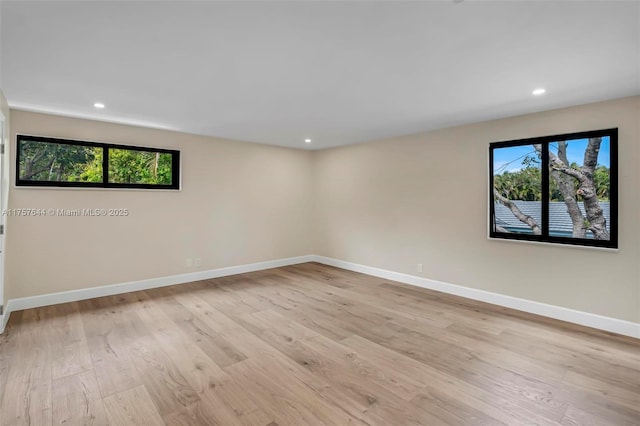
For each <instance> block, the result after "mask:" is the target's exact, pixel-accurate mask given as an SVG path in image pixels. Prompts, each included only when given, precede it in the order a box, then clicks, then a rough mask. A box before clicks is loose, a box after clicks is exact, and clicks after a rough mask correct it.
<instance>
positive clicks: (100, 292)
mask: <svg viewBox="0 0 640 426" xmlns="http://www.w3.org/2000/svg"><path fill="white" fill-rule="evenodd" d="M305 262H318V263H323V264H325V265H330V266H335V267H338V268H342V269H346V270H349V271H354V272H360V273H363V274H367V275H373V276H375V277H380V278H385V279H388V280H392V281H398V282H401V283H404V284H409V285H413V286H417V287H422V288H427V289H430V290H436V291H441V292H443V293H448V294H453V295H456V296H461V297H466V298H468V299H473V300H479V301H482V302H487V303H491V304H494V305H499V306H504V307H506V308H512V309H516V310H519V311H523V312H529V313H532V314H537V315H542V316H545V317H549V318H554V319H558V320H561V321H567V322H571V323H574V324H580V325H584V326H587V327H592V328H597V329H600V330H604V331H609V332H612V333H617V334H622V335H625V336H630V337H635V338H637V339H640V324H638V323H634V322H631V321H624V320H620V319H616V318H611V317H605V316H602V315H596V314H591V313H588V312H582V311H576V310H573V309H569V308H563V307H560V306H554V305H548V304H546V303H540V302H534V301H532V300H526V299H520V298H517V297H512V296H506V295H503V294H498V293H492V292H488V291H484V290H478V289H474V288H470V287H464V286H459V285H455V284H449V283H445V282H442V281H435V280H430V279H427V278H422V277H417V276H414V275H409V274H403V273H400V272H394V271H389V270H386V269H380V268H374V267H371V266H366V265H360V264H357V263H352V262H346V261H343V260H338V259H333V258H329V257H324V256H316V255H307V256H298V257H290V258H286V259H278V260H271V261H266V262H258V263H251V264H247V265H238V266H231V267H227V268H219V269H211V270H208V271H199V272H191V273H188V274H180V275H172V276H168V277H160V278H151V279H147V280H141V281H131V282H127V283H120V284H113V285H106V286H102V287H92V288H86V289H80V290H71V291H64V292H60V293H52V294H43V295H39V296H32V297H23V298H19V299H10V300H9V301H8V302H7V306H6V309H5V311H4V315H0V333H2V332H4V329H5V326H6V325H7V322H8V321H9V316H10V315H11V312H14V311H19V310H22V309H30V308H38V307H41V306H48V305H56V304H59V303H66V302H75V301H78V300H85V299H92V298H94V297H102V296H112V295H115V294H121V293H128V292H132V291H139V290H149V289H152V288H157V287H166V286H170V285H175V284H184V283H188V282H193V281H199V280H206V279H211V278H219V277H226V276H229V275H236V274H242V273H246V272H254V271H262V270H265V269H271V268H278V267H281V266H288V265H296V264H299V263H305Z"/></svg>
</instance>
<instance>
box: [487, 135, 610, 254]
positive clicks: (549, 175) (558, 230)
mask: <svg viewBox="0 0 640 426" xmlns="http://www.w3.org/2000/svg"><path fill="white" fill-rule="evenodd" d="M489 165H490V182H489V188H490V191H489V206H490V215H489V235H490V237H491V238H502V239H511V240H526V241H539V242H548V243H557V244H572V245H582V246H593V247H606V248H617V247H618V129H605V130H595V131H588V132H579V133H570V134H564V135H553V136H544V137H539V138H531V139H520V140H514V141H507V142H495V143H491V144H490V145H489Z"/></svg>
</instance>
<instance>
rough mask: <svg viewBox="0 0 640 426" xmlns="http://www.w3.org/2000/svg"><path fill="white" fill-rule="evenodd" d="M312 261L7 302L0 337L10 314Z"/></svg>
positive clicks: (310, 257)
mask: <svg viewBox="0 0 640 426" xmlns="http://www.w3.org/2000/svg"><path fill="white" fill-rule="evenodd" d="M313 260H314V256H313V255H307V256H298V257H289V258H286V259H277V260H270V261H266V262H258V263H250V264H247V265H238V266H230V267H227V268H218V269H211V270H208V271H198V272H191V273H188V274H180V275H171V276H167V277H159V278H151V279H147V280H141V281H131V282H126V283H120V284H112V285H105V286H101V287H91V288H83V289H79V290H70V291H63V292H60V293H51V294H42V295H39V296H31V297H21V298H18V299H10V300H9V301H8V302H7V306H6V310H5V311H4V315H1V316H0V333H3V332H4V328H5V326H6V325H7V322H8V321H9V316H10V315H11V312H14V311H20V310H23V309H30V308H38V307H41V306H49V305H57V304H59V303H67V302H76V301H78V300H86V299H93V298H94V297H102V296H112V295H114V294H122V293H129V292H132V291H139V290H149V289H152V288H157V287H166V286H170V285H175V284H184V283H189V282H193V281H200V280H207V279H211V278H219V277H226V276H229V275H236V274H244V273H246V272H255V271H262V270H264V269H271V268H279V267H281V266H288V265H296V264H298V263H305V262H313Z"/></svg>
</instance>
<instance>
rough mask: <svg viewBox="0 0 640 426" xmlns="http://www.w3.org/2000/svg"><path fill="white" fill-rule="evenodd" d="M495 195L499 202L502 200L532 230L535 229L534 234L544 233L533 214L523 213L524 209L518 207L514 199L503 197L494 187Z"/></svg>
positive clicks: (501, 202)
mask: <svg viewBox="0 0 640 426" xmlns="http://www.w3.org/2000/svg"><path fill="white" fill-rule="evenodd" d="M493 195H494V196H495V197H496V199H497V200H498V202H500V204H502V205H504V206H505V207H507V208H508V209H509V210H511V213H513V215H514V216H515V217H516V218H517V219H518V220H519V221H520V222H522V223H525V224H527V225H528V226H529V227H530V228H531V231H533V235H541V234H542V230H541V229H540V226H539V225H538V224H537V223H536V221H535V220H534V219H533V218H532V217H531V216H529V215H526V214H524V213H522V211H521V210H520V209H519V208H518V206H516V205H515V203H514V202H513V201H511V200H509V199H507V198H505V197H503V196H502V194H500V193H499V192H498V190H497V189H495V188H493Z"/></svg>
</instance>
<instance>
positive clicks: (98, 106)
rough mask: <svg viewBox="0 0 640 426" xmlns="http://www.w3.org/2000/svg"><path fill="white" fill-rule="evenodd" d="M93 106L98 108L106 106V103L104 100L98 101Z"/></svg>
mask: <svg viewBox="0 0 640 426" xmlns="http://www.w3.org/2000/svg"><path fill="white" fill-rule="evenodd" d="M93 106H94V107H96V108H98V109H102V108H104V104H103V103H102V102H96V103H95V104H93Z"/></svg>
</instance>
